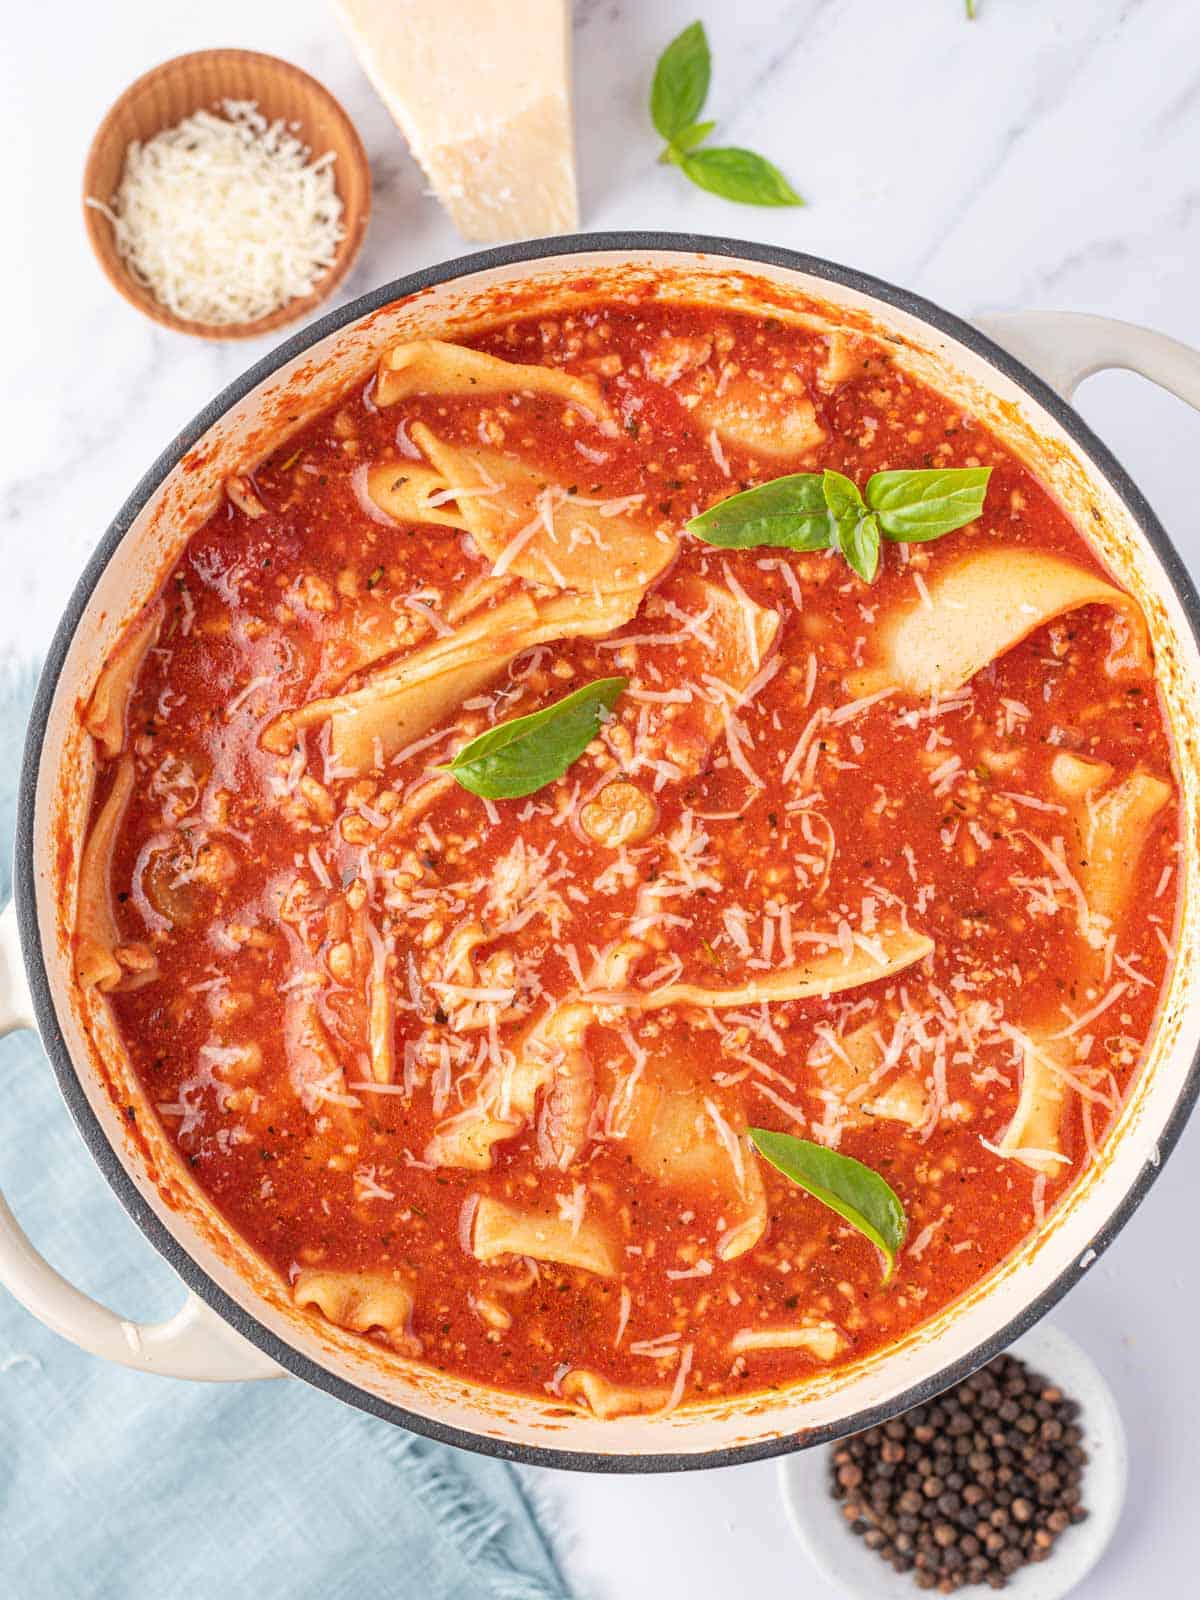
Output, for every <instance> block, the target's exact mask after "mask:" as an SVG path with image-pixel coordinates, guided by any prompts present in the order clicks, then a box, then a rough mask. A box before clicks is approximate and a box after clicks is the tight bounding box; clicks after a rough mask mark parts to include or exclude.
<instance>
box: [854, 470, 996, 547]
mask: <svg viewBox="0 0 1200 1600" xmlns="http://www.w3.org/2000/svg"><path fill="white" fill-rule="evenodd" d="M991 475H992V469H991V467H947V468H945V469H944V470H942V471H938V470H936V469H935V470H933V471H929V472H925V471H920V472H916V471H914V472H904V471H900V472H877V473H875V475H874V477H872V478H870V479H869V480H868V482H867V490H866V499H867V504H868V505H869V506H870V507H871V510H872V511H875V512H877V513H878V516H879V526H880V529H881V530H882V533H883V536H884V538H885V539H892V540H895V541H896V542H898V543H901V544H920V543H923V542H924V541H925V540H927V539H940V538H941V537H942V535H943V534H944V533H953V532H954V530H955V528H961V527H964V526H965V525H966V524H967V523H968V522H974V521H975V519H976V517H978V516H979V515H980V513H981V512H982V510H983V502H984V499H985V498H986V496H987V486H988V479H989V478H990V477H991Z"/></svg>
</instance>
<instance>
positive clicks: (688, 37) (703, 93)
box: [650, 22, 712, 143]
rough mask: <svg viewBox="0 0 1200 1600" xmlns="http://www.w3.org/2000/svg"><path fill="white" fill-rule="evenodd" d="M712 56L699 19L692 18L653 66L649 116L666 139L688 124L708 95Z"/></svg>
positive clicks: (671, 138)
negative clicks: (690, 22)
mask: <svg viewBox="0 0 1200 1600" xmlns="http://www.w3.org/2000/svg"><path fill="white" fill-rule="evenodd" d="M711 75H712V56H711V55H710V53H709V49H708V36H707V34H706V33H705V32H704V24H703V23H702V22H693V23H692V24H691V26H690V27H688V28H685V29H684V30H683V32H682V33H681V34H680V35H679V36H678V38H675V39H672V40H671V42H670V44H669V45H668V46H667V48H666V49H665V50H664V51H663V53H662V55H661V56H659V58H658V65H657V67H655V69H654V83H653V86H652V87H651V90H650V116H651V117H652V119H653V121H654V126H655V127H656V128H657V129H658V131H659V133H661V134H662V136H663V138H664V139H666V140H667V142H668V143H672V142H673V141H674V140H675V138H676V136H677V135H678V134H680V133H682V132H683V131H684V129H685V128H690V127H691V125H692V123H694V122H695V120H696V118H697V117H698V116H699V115H700V112H701V111H702V109H703V107H704V102H705V100H706V99H707V98H708V83H709V78H710V77H711Z"/></svg>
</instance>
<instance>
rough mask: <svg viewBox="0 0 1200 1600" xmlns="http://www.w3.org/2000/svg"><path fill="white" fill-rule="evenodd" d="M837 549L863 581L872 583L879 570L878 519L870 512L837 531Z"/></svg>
mask: <svg viewBox="0 0 1200 1600" xmlns="http://www.w3.org/2000/svg"><path fill="white" fill-rule="evenodd" d="M838 549H839V550H840V551H841V552H842V554H843V555H844V556H845V558H846V562H847V565H848V566H850V567H852V568H853V569H854V571H855V572H857V573H858V575H859V577H860V578H861V579H862V580H863V582H864V583H874V582H875V574H876V573H877V572H878V571H879V519H878V517H876V516H875V514H874V512H871V513H870V514H869V515H868V516H865V517H859V519H858V521H857V522H854V523H851V524H850V525H849V526H847V527H846V528H844V529H842V530H841V531H839V533H838Z"/></svg>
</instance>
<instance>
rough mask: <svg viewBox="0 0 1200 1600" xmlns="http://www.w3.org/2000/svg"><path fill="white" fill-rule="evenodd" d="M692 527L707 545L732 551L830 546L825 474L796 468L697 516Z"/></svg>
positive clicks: (722, 501)
mask: <svg viewBox="0 0 1200 1600" xmlns="http://www.w3.org/2000/svg"><path fill="white" fill-rule="evenodd" d="M687 527H688V532H689V533H694V534H695V535H696V537H697V538H698V539H703V540H704V542H705V543H706V544H716V545H720V546H721V547H722V548H723V549H726V550H754V549H757V548H758V547H759V546H760V545H781V546H783V547H784V548H785V549H788V550H828V548H829V545H830V543H831V541H832V537H833V536H832V530H831V528H830V522H829V507H828V506H827V505H826V503H825V492H824V489H823V487H822V484H821V475H820V473H819V472H794V473H792V474H791V475H790V476H789V477H786V478H772V480H771V482H770V483H760V484H759V485H758V487H757V488H756V489H744V490H743V491H742V493H741V494H734V495H730V497H729V499H728V500H721V501H719V502H718V503H717V504H716V505H715V506H710V507H709V508H708V510H707V511H703V512H701V514H700V515H699V516H698V517H693V518H692V520H691V521H690V522H689V523H688V525H687Z"/></svg>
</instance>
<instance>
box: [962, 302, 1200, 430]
mask: <svg viewBox="0 0 1200 1600" xmlns="http://www.w3.org/2000/svg"><path fill="white" fill-rule="evenodd" d="M975 325H976V327H978V328H979V329H981V330H982V332H984V333H986V334H987V336H988V338H989V339H994V340H995V341H996V343H997V344H998V345H1000V346H1001V347H1002V348H1003V349H1005V350H1007V351H1008V352H1009V353H1010V354H1011V355H1014V356H1016V358H1017V360H1018V361H1023V362H1024V363H1025V365H1026V366H1027V367H1032V368H1033V370H1034V372H1036V373H1037V374H1038V375H1039V376H1040V377H1042V378H1044V379H1045V380H1046V382H1047V383H1048V384H1049V385H1050V387H1051V388H1052V389H1056V390H1057V391H1058V393H1059V394H1060V395H1062V397H1063V399H1064V400H1070V399H1071V397H1072V396H1073V395H1074V393H1075V391H1076V389H1078V387H1079V385H1080V384H1081V383H1082V382H1083V380H1084V379H1085V378H1090V377H1091V375H1092V373H1093V372H1103V371H1105V370H1106V369H1107V368H1109V367H1122V368H1124V369H1125V370H1126V371H1128V372H1136V373H1138V374H1139V375H1140V376H1141V377H1143V378H1149V379H1150V381H1151V383H1156V384H1158V385H1159V387H1160V388H1162V389H1169V390H1170V391H1171V393H1172V394H1174V395H1178V396H1179V398H1180V399H1181V400H1184V401H1186V402H1187V404H1188V405H1190V406H1193V407H1194V408H1195V409H1196V410H1197V411H1200V351H1198V350H1193V349H1192V347H1191V346H1190V345H1186V344H1181V343H1180V342H1179V340H1178V339H1169V338H1168V337H1167V335H1166V334H1165V333H1156V332H1155V331H1154V329H1153V328H1140V327H1138V326H1137V324H1136V323H1133V322H1116V321H1114V320H1113V318H1111V317H1096V316H1091V315H1089V314H1087V313H1085V312H1080V311H997V312H993V313H991V314H990V315H988V316H984V317H976V318H975Z"/></svg>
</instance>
